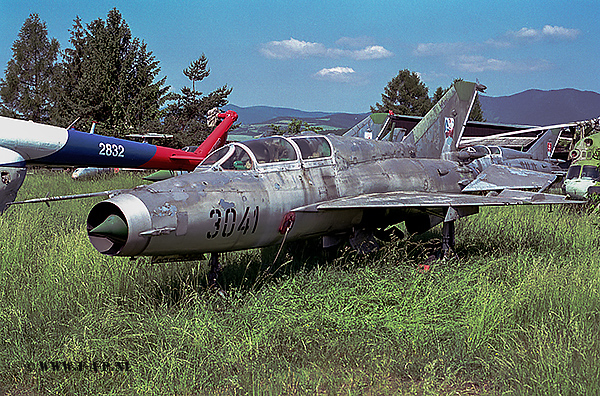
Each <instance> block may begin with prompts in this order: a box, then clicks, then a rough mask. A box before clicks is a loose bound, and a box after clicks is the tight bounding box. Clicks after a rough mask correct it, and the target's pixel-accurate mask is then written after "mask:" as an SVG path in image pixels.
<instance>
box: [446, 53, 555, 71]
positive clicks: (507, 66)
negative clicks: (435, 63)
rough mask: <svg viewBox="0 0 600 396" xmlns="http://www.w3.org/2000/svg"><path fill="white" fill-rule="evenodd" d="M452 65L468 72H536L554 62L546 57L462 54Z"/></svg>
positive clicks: (547, 67)
mask: <svg viewBox="0 0 600 396" xmlns="http://www.w3.org/2000/svg"><path fill="white" fill-rule="evenodd" d="M449 64H450V66H453V67H455V68H456V69H458V70H461V71H464V72H468V73H481V72H485V71H497V72H534V71H542V70H548V69H549V68H551V67H552V63H550V62H548V61H547V60H544V59H536V60H528V61H506V60H500V59H495V58H486V57H484V56H480V55H472V56H466V55H465V56H460V57H458V58H456V59H454V60H452V61H451V62H449Z"/></svg>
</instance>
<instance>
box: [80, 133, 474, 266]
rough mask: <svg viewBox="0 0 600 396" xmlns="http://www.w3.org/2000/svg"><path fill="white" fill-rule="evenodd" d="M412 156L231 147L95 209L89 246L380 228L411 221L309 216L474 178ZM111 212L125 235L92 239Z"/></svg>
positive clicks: (353, 144) (281, 145)
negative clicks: (334, 205) (323, 205)
mask: <svg viewBox="0 0 600 396" xmlns="http://www.w3.org/2000/svg"><path fill="white" fill-rule="evenodd" d="M411 151H412V150H411V147H408V146H407V145H405V144H403V143H392V142H382V141H373V140H365V139H360V138H344V137H338V136H333V135H329V136H327V137H325V136H321V135H316V136H305V135H301V136H297V137H293V138H283V137H272V138H266V139H256V140H253V141H248V142H245V143H234V144H232V145H229V146H226V147H224V148H222V149H220V150H218V151H216V152H214V153H213V154H212V155H210V156H209V157H207V158H206V160H205V161H204V162H203V163H202V164H201V165H200V166H199V167H198V168H197V169H196V170H195V171H194V172H191V173H189V174H185V175H182V176H178V177H175V178H172V179H169V180H165V181H161V182H157V183H154V184H152V185H149V186H144V187H140V188H136V189H134V190H130V191H127V192H125V193H123V194H120V195H117V196H116V197H113V198H111V199H109V200H107V201H104V202H101V203H99V204H98V205H96V206H95V207H94V208H93V209H92V211H91V212H90V215H89V217H88V231H92V232H90V240H91V241H92V244H93V245H94V246H95V247H96V248H97V249H98V250H99V251H101V252H103V253H107V254H113V255H129V256H134V255H156V256H161V255H170V254H173V252H174V251H176V252H177V254H179V255H186V254H190V255H193V254H197V253H205V252H224V251H231V250H240V249H248V248H253V247H260V246H268V245H272V244H276V243H278V242H280V241H281V240H282V239H283V237H284V234H286V233H287V235H286V238H287V240H290V241H291V240H294V239H299V238H306V237H309V236H318V235H331V234H335V233H337V232H343V231H347V230H349V229H352V228H353V227H368V228H377V227H383V226H385V225H389V224H395V223H398V222H400V221H402V220H406V219H409V218H412V217H413V215H414V214H413V213H411V212H410V211H406V213H403V214H402V213H401V214H400V215H399V214H398V212H395V214H394V215H393V216H391V215H390V214H389V213H386V210H385V209H381V210H371V211H365V210H362V209H356V210H349V211H343V213H337V212H335V211H329V212H322V211H317V210H311V209H310V207H311V205H315V204H318V203H320V202H328V201H332V200H336V199H343V198H345V197H354V196H358V195H363V194H369V193H381V192H392V191H416V192H453V193H458V192H460V190H461V187H462V186H464V185H465V184H467V183H468V182H470V181H471V180H473V178H474V175H475V172H474V171H473V170H472V169H468V168H466V167H463V166H460V165H459V164H458V163H456V162H453V161H446V160H441V159H415V158H410V157H411ZM298 208H303V210H296V209H298ZM110 215H116V216H117V217H119V218H121V219H122V220H123V222H124V224H125V225H126V227H127V229H126V235H123V236H122V237H121V238H107V237H106V235H102V236H98V235H96V234H95V233H94V232H93V230H94V229H95V228H96V227H98V226H99V224H101V223H103V222H104V221H105V220H106V219H107V218H108V217H109V216H110ZM404 215H405V216H404ZM404 217H405V218H404Z"/></svg>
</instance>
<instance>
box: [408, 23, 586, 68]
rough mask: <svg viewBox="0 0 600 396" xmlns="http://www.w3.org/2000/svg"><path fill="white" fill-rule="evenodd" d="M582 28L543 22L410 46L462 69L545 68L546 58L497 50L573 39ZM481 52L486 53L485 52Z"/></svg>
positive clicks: (547, 63)
mask: <svg viewBox="0 0 600 396" xmlns="http://www.w3.org/2000/svg"><path fill="white" fill-rule="evenodd" d="M580 33H581V32H580V31H579V30H578V29H568V28H565V27H561V26H550V25H546V26H544V27H543V28H542V29H532V28H528V27H524V28H522V29H520V30H518V31H516V32H515V31H509V32H507V33H506V34H505V35H503V36H502V37H499V38H494V39H489V40H486V41H484V42H475V43H462V42H456V43H419V44H417V46H416V47H415V48H414V49H413V55H415V56H419V57H431V58H438V59H440V60H442V61H443V62H444V63H445V64H447V65H448V66H450V67H452V68H455V69H457V70H461V71H465V72H473V73H479V72H484V71H498V72H528V71H540V70H548V69H550V68H551V67H552V63H551V62H549V61H547V60H545V59H530V60H524V61H523V60H506V59H502V58H504V57H507V56H510V57H511V58H514V51H511V52H510V55H507V56H501V55H500V54H499V53H498V51H504V52H503V53H504V54H507V53H508V52H506V50H507V49H510V48H514V47H518V46H524V45H532V44H534V43H537V42H548V41H550V42H552V41H557V40H574V39H576V38H577V36H579V34H580ZM484 54H487V55H485V56H484Z"/></svg>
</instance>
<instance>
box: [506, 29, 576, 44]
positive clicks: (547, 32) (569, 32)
mask: <svg viewBox="0 0 600 396" xmlns="http://www.w3.org/2000/svg"><path fill="white" fill-rule="evenodd" d="M580 33H581V31H580V30H579V29H569V28H565V27H562V26H550V25H546V26H544V27H543V28H542V29H532V28H527V27H524V28H522V29H521V30H519V31H517V32H508V33H507V36H508V37H514V38H516V39H522V40H530V41H537V40H542V39H545V38H551V39H559V40H574V39H576V38H577V36H579V34H580Z"/></svg>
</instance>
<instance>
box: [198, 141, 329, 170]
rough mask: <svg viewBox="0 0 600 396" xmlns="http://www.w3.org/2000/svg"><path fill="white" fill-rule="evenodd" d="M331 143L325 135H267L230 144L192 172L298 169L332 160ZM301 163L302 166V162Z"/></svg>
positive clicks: (210, 156)
mask: <svg viewBox="0 0 600 396" xmlns="http://www.w3.org/2000/svg"><path fill="white" fill-rule="evenodd" d="M332 153H333V150H332V148H331V143H330V142H329V140H328V139H327V138H326V137H325V136H297V137H283V136H270V137H266V138H259V139H252V140H247V141H244V142H239V143H238V142H235V143H231V144H229V145H227V146H225V147H222V148H220V149H219V150H217V151H215V152H214V153H212V154H210V155H209V156H208V157H206V158H205V159H204V161H202V162H201V163H200V164H199V165H198V167H197V168H196V170H195V172H202V171H206V170H209V169H213V170H234V171H248V170H253V169H254V170H258V171H269V170H277V171H281V170H287V169H290V170H291V169H299V168H300V167H301V166H311V165H312V166H315V165H325V164H331V163H333V156H332ZM301 163H302V165H301Z"/></svg>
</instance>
